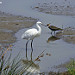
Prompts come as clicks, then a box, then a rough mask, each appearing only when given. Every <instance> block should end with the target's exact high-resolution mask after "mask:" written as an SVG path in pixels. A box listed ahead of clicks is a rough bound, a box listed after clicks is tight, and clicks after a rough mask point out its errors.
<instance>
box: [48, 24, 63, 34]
mask: <svg viewBox="0 0 75 75" xmlns="http://www.w3.org/2000/svg"><path fill="white" fill-rule="evenodd" d="M47 26H48V28H49V29H51V30H52V31H54V34H55V31H58V30H63V29H61V28H58V27H56V26H53V25H50V24H47ZM51 34H52V32H51Z"/></svg>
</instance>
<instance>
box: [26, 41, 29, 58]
mask: <svg viewBox="0 0 75 75" xmlns="http://www.w3.org/2000/svg"><path fill="white" fill-rule="evenodd" d="M28 42H29V40H28V41H27V43H26V58H27V45H28Z"/></svg>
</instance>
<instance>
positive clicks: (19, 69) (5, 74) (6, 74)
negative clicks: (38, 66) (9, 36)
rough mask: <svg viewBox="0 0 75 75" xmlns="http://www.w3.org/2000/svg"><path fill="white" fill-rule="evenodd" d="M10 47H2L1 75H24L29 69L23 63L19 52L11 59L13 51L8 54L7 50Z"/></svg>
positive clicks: (0, 50) (0, 52)
mask: <svg viewBox="0 0 75 75" xmlns="http://www.w3.org/2000/svg"><path fill="white" fill-rule="evenodd" d="M10 47H11V46H9V47H8V48H0V75H23V74H24V73H25V72H26V70H27V69H26V66H24V65H22V59H21V58H20V57H19V54H18V55H17V56H16V57H15V58H13V59H11V53H10V55H9V56H8V55H7V56H6V53H7V51H9V50H10V49H11V48H10Z"/></svg>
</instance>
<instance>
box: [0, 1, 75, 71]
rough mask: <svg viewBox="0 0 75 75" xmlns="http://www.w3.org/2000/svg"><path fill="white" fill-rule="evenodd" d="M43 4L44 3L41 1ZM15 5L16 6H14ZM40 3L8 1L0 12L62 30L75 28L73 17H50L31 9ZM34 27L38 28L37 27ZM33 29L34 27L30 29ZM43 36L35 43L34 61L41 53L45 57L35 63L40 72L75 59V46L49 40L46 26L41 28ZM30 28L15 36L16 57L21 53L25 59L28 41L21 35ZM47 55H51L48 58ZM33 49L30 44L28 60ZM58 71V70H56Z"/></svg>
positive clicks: (14, 48)
mask: <svg viewBox="0 0 75 75" xmlns="http://www.w3.org/2000/svg"><path fill="white" fill-rule="evenodd" d="M40 2H41V3H42V1H40ZM13 3H14V4H13ZM37 3H39V1H38V0H37V1H35V0H30V1H28V0H12V1H10V0H6V1H3V2H2V4H1V5H0V10H1V11H4V12H7V13H12V14H15V15H22V16H27V17H33V18H37V19H38V20H40V21H42V23H43V24H44V25H46V24H47V23H51V24H53V25H56V26H58V27H60V28H62V25H63V28H65V27H75V18H74V17H73V16H58V15H50V14H45V13H42V12H38V11H36V10H32V8H31V7H33V6H34V5H37ZM33 27H36V26H35V25H34V26H33ZM30 28H32V27H30ZM41 28H42V34H41V36H40V37H38V38H35V39H34V41H33V49H34V50H33V55H32V59H33V60H34V59H36V58H37V57H38V55H39V54H40V53H42V52H43V51H44V50H45V51H44V56H43V57H41V58H40V60H41V61H39V62H35V63H39V67H40V72H48V71H50V70H55V69H54V68H52V67H53V66H54V65H59V64H61V63H64V62H67V61H68V60H69V59H70V58H73V57H75V44H70V43H67V42H65V41H63V40H62V39H55V40H52V39H50V40H49V41H48V39H49V38H50V37H51V34H50V30H49V29H48V28H46V27H44V26H41ZM27 29H28V28H25V29H22V30H19V31H18V32H17V33H16V34H15V36H16V37H17V41H16V42H15V43H14V44H13V45H14V46H13V51H12V53H13V55H14V56H16V55H17V53H18V52H20V53H21V57H23V58H25V56H26V55H25V44H26V40H23V39H21V35H22V34H23V33H24V31H25V30H27ZM47 53H49V54H51V56H48V55H47ZM30 55H31V48H30V43H29V44H28V59H29V60H30V59H31V58H30ZM55 71H56V70H55Z"/></svg>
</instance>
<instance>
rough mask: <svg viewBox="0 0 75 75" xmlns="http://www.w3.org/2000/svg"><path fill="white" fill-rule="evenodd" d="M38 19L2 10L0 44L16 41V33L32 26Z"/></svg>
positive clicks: (0, 16) (0, 15)
mask: <svg viewBox="0 0 75 75" xmlns="http://www.w3.org/2000/svg"><path fill="white" fill-rule="evenodd" d="M36 20H37V19H34V18H31V17H23V16H15V15H13V14H9V13H5V12H1V11H0V44H3V45H4V44H5V45H7V44H10V43H14V42H15V41H16V37H15V36H14V34H15V33H16V32H17V31H18V30H20V29H23V28H27V27H31V26H32V25H34V24H35V23H36Z"/></svg>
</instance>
